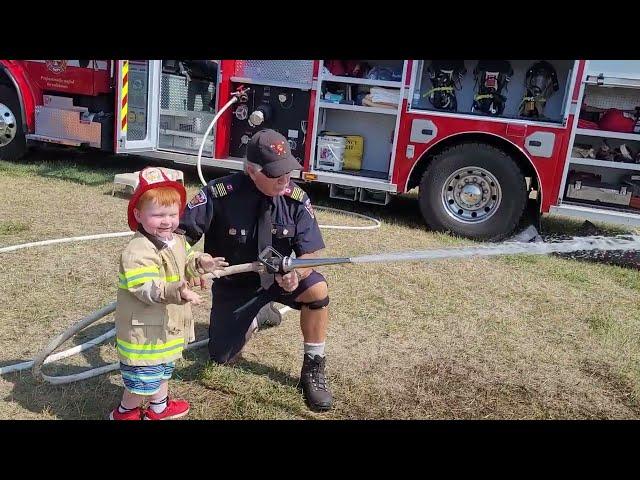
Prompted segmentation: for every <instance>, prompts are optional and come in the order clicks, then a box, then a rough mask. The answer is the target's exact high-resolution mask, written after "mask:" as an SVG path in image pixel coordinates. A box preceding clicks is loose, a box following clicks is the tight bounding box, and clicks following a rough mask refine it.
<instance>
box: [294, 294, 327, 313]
mask: <svg viewBox="0 0 640 480" xmlns="http://www.w3.org/2000/svg"><path fill="white" fill-rule="evenodd" d="M301 303H302V306H303V307H307V308H309V309H310V310H320V309H321V308H324V307H326V306H327V305H329V296H328V295H327V296H326V297H324V298H323V299H322V300H314V301H313V302H308V303H307V302H301Z"/></svg>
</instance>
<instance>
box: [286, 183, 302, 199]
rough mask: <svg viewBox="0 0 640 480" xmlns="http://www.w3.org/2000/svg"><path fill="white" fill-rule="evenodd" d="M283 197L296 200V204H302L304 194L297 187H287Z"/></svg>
mask: <svg viewBox="0 0 640 480" xmlns="http://www.w3.org/2000/svg"><path fill="white" fill-rule="evenodd" d="M284 195H285V196H287V197H291V198H293V199H294V200H297V201H298V202H300V203H302V202H303V201H304V198H305V196H306V193H305V192H304V190H302V189H301V188H300V187H298V186H297V185H289V186H288V187H287V188H286V189H285V190H284Z"/></svg>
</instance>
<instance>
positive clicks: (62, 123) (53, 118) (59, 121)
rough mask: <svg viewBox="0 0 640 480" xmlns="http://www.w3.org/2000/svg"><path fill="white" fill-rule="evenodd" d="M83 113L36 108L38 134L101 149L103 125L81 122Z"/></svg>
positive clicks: (39, 106)
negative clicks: (75, 141)
mask: <svg viewBox="0 0 640 480" xmlns="http://www.w3.org/2000/svg"><path fill="white" fill-rule="evenodd" d="M80 115H81V112H79V111H75V110H64V109H60V108H49V107H44V106H41V105H38V106H36V115H35V120H36V122H35V124H36V134H38V135H43V136H46V137H53V138H60V139H69V140H77V141H80V142H83V143H88V144H89V145H91V146H92V147H98V148H99V147H100V138H101V137H100V132H101V128H102V127H101V125H100V124H99V123H98V122H88V123H84V122H81V121H80Z"/></svg>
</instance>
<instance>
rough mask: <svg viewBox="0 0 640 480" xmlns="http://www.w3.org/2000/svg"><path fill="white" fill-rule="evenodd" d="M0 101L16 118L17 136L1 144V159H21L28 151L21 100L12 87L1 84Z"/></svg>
mask: <svg viewBox="0 0 640 480" xmlns="http://www.w3.org/2000/svg"><path fill="white" fill-rule="evenodd" d="M0 103H2V104H4V105H6V106H7V107H8V108H9V110H11V113H13V116H14V117H15V119H16V136H15V137H14V138H13V140H11V142H9V143H8V144H7V145H5V146H0V160H9V161H15V160H20V158H22V157H23V156H24V155H25V153H26V152H27V139H26V138H25V132H24V128H23V127H22V113H21V112H20V102H19V101H18V96H17V95H16V92H15V90H14V89H13V88H12V87H8V86H7V85H0Z"/></svg>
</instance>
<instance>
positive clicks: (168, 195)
mask: <svg viewBox="0 0 640 480" xmlns="http://www.w3.org/2000/svg"><path fill="white" fill-rule="evenodd" d="M152 202H155V203H157V204H158V205H160V206H162V207H169V206H171V205H174V204H178V209H180V208H181V207H182V201H181V198H180V193H178V191H177V190H176V189H175V188H171V187H158V188H152V189H151V190H147V191H146V192H144V193H143V194H142V195H140V198H139V199H138V204H137V205H136V208H137V209H139V210H142V209H143V208H144V207H145V206H146V205H148V204H149V203H152Z"/></svg>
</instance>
